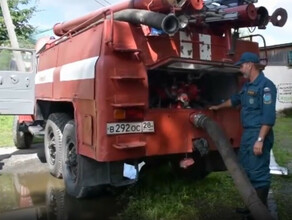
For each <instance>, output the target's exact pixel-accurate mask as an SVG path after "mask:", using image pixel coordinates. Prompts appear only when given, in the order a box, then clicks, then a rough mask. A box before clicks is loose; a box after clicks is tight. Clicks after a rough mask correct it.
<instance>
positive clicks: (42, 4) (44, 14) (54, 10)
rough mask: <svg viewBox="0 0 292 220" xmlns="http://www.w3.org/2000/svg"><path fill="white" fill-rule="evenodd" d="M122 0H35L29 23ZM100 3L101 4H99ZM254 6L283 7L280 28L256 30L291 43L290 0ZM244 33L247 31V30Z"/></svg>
mask: <svg viewBox="0 0 292 220" xmlns="http://www.w3.org/2000/svg"><path fill="white" fill-rule="evenodd" d="M122 1H123V0H58V1H57V0H36V2H38V10H39V11H38V12H37V13H36V15H35V16H34V17H33V18H32V19H31V20H30V21H31V24H32V25H34V26H37V27H39V29H42V30H44V29H48V28H52V27H53V26H54V24H56V23H58V22H63V21H68V20H70V19H72V18H76V17H79V16H81V15H85V14H87V13H89V12H92V11H95V10H97V9H99V8H101V7H102V5H109V3H111V4H115V3H118V2H122ZM101 4H102V5H101ZM256 6H257V7H259V6H264V7H266V8H267V9H268V11H269V14H270V15H271V14H272V13H273V12H274V11H275V10H276V9H277V8H279V7H282V8H285V9H286V10H287V12H288V21H287V23H286V25H285V26H284V27H282V28H279V27H274V26H273V25H272V24H271V23H269V25H268V26H267V29H266V30H256V31H255V32H254V33H259V34H262V35H263V36H264V37H265V39H266V41H267V44H268V45H274V44H282V43H292V2H291V0H258V3H256ZM245 33H248V32H247V31H246V32H245Z"/></svg>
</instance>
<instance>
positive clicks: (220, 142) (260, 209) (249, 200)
mask: <svg viewBox="0 0 292 220" xmlns="http://www.w3.org/2000/svg"><path fill="white" fill-rule="evenodd" d="M190 119H191V122H192V123H193V124H194V125H195V126H196V127H198V128H202V129H204V130H205V131H206V132H207V134H208V135H209V136H210V138H211V139H212V141H213V142H214V144H215V145H216V146H217V149H218V151H219V153H220V155H221V156H222V159H223V161H224V163H225V166H226V168H227V170H228V171H229V173H230V174H231V176H232V179H233V181H234V184H235V186H236V188H237V189H238V191H239V193H240V195H241V197H242V198H243V200H244V203H245V205H246V206H247V208H248V209H249V210H250V212H251V214H252V216H253V217H254V218H255V219H257V220H263V219H265V220H268V219H273V217H272V215H271V214H270V212H269V211H268V209H267V207H266V206H265V205H264V204H263V203H262V202H261V200H260V199H259V198H258V196H257V193H256V191H255V189H254V188H253V186H252V185H251V183H250V181H249V180H248V178H247V175H246V173H245V172H244V170H243V168H242V167H241V166H240V165H239V163H238V160H237V157H236V155H235V153H234V151H233V148H232V146H231V144H230V142H229V141H228V139H227V138H226V136H225V134H224V132H223V130H222V129H221V128H220V127H219V125H218V124H217V123H216V122H215V121H213V120H212V119H210V118H208V117H207V116H205V115H203V114H192V115H191V116H190Z"/></svg>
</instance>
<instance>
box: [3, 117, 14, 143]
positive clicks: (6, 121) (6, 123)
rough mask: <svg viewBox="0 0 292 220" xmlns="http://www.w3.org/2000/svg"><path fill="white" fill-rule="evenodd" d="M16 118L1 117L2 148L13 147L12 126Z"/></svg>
mask: <svg viewBox="0 0 292 220" xmlns="http://www.w3.org/2000/svg"><path fill="white" fill-rule="evenodd" d="M13 118H14V116H0V147H3V146H13V145H14V144H13V137H12V125H13Z"/></svg>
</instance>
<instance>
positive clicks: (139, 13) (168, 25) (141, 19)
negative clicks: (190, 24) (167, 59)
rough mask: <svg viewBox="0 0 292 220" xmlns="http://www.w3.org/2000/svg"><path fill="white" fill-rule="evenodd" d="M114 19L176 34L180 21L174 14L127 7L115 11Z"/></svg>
mask: <svg viewBox="0 0 292 220" xmlns="http://www.w3.org/2000/svg"><path fill="white" fill-rule="evenodd" d="M114 19H115V20H118V21H126V22H129V23H131V24H144V25H147V26H149V27H153V28H156V29H160V30H163V31H164V32H165V33H167V34H175V33H176V32H177V31H178V29H179V21H178V19H177V17H176V16H174V15H173V14H169V15H165V14H161V13H158V12H153V11H147V10H139V9H125V10H122V11H119V12H116V13H114Z"/></svg>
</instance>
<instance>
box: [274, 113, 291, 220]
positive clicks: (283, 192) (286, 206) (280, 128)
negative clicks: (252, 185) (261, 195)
mask: <svg viewBox="0 0 292 220" xmlns="http://www.w3.org/2000/svg"><path fill="white" fill-rule="evenodd" d="M291 125H292V112H291V111H290V112H286V114H285V117H279V118H277V121H276V125H275V127H274V132H275V144H274V148H273V151H274V154H275V158H276V161H277V163H278V164H279V165H280V166H284V167H287V168H288V170H289V172H290V173H289V175H288V176H277V175H274V176H273V177H272V189H273V192H274V198H275V200H276V203H277V208H278V215H279V219H282V220H290V219H291V216H292V209H291V203H292V175H291V172H292V159H291V158H292V148H291V146H292V129H291Z"/></svg>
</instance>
